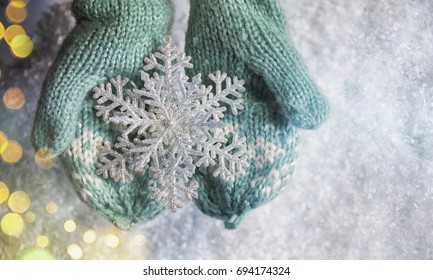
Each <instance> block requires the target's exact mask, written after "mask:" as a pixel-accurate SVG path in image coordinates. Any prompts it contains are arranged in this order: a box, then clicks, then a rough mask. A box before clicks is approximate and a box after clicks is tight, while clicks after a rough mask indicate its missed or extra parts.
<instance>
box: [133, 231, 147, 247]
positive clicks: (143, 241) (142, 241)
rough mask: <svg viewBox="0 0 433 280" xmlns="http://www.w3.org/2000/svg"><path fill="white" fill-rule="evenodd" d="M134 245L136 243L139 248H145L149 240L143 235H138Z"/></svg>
mask: <svg viewBox="0 0 433 280" xmlns="http://www.w3.org/2000/svg"><path fill="white" fill-rule="evenodd" d="M134 243H135V245H137V246H139V247H143V246H144V245H146V243H147V238H146V236H144V235H143V234H137V235H136V236H135V237H134Z"/></svg>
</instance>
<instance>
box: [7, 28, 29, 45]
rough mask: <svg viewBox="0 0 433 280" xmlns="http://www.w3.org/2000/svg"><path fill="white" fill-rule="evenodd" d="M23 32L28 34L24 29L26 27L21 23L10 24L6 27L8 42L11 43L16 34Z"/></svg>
mask: <svg viewBox="0 0 433 280" xmlns="http://www.w3.org/2000/svg"><path fill="white" fill-rule="evenodd" d="M22 34H26V31H25V30H24V28H22V26H21V25H16V24H13V25H10V26H9V27H8V28H6V31H5V35H4V37H5V40H6V43H8V44H9V45H10V44H11V42H12V40H13V39H14V38H15V37H16V36H18V35H22Z"/></svg>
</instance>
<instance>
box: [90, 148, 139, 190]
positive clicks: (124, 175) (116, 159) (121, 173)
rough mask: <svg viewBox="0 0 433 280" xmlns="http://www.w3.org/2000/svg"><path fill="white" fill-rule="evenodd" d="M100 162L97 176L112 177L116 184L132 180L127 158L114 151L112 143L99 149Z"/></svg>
mask: <svg viewBox="0 0 433 280" xmlns="http://www.w3.org/2000/svg"><path fill="white" fill-rule="evenodd" d="M98 157H99V162H98V163H97V164H96V168H97V170H96V174H98V175H102V176H103V177H104V178H108V176H110V177H111V178H113V179H114V181H116V182H122V183H124V182H127V181H130V180H132V174H131V173H130V172H129V171H128V170H127V168H126V164H127V157H125V155H122V154H120V153H118V152H116V151H115V150H113V149H112V147H111V143H110V142H108V141H106V142H105V143H104V144H103V145H101V146H100V147H99V154H98Z"/></svg>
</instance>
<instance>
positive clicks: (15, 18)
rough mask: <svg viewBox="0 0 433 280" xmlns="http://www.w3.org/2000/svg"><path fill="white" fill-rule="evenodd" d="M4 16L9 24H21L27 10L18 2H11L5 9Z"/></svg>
mask: <svg viewBox="0 0 433 280" xmlns="http://www.w3.org/2000/svg"><path fill="white" fill-rule="evenodd" d="M5 15H6V18H7V19H8V20H9V21H10V22H12V23H21V22H23V21H24V20H25V19H26V17H27V9H26V7H25V5H24V6H22V5H21V3H20V2H19V1H16V2H15V1H13V2H11V3H9V5H8V6H7V7H6V11H5Z"/></svg>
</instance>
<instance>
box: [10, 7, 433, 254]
mask: <svg viewBox="0 0 433 280" xmlns="http://www.w3.org/2000/svg"><path fill="white" fill-rule="evenodd" d="M57 2H59V1H57ZM174 3H175V6H176V21H175V28H174V30H173V37H174V41H175V43H176V44H177V45H178V46H179V47H180V48H181V49H182V48H183V46H184V37H185V30H186V28H187V15H188V8H189V7H188V2H187V0H176V1H174ZM282 4H283V6H284V8H285V11H286V14H287V18H288V22H289V30H290V33H291V35H292V38H293V41H294V44H295V45H296V47H297V49H298V50H299V52H300V53H301V54H302V56H303V57H304V59H305V61H306V64H307V65H308V67H309V69H310V72H311V75H312V76H313V77H314V79H315V80H316V81H317V83H318V84H319V86H320V88H321V89H322V90H323V93H324V94H325V95H326V96H327V97H328V99H329V101H330V104H331V107H332V114H331V116H330V118H329V120H328V121H327V122H326V123H325V124H324V125H323V126H322V127H321V128H320V129H318V130H316V131H311V132H310V131H302V132H301V149H300V159H299V162H298V166H297V170H296V172H295V176H294V179H293V181H292V184H291V186H289V187H288V188H287V189H286V190H285V191H284V192H283V193H282V194H281V195H280V196H278V197H277V198H276V199H275V200H273V201H272V202H270V203H268V204H267V205H265V206H263V207H261V208H258V209H256V210H254V211H252V212H250V214H249V215H247V217H246V218H245V220H244V222H243V223H242V224H241V225H240V227H239V228H238V229H237V230H235V231H227V230H225V229H224V228H223V225H222V222H220V221H217V220H214V219H211V218H209V217H207V216H205V215H203V214H202V213H201V212H200V211H199V210H198V209H197V208H196V207H195V205H194V204H193V203H189V204H188V205H187V206H186V207H185V208H184V209H183V210H180V211H178V213H176V214H174V215H173V214H172V213H171V212H170V211H166V212H165V213H164V214H162V215H161V216H159V217H158V218H156V219H155V220H153V221H151V222H149V223H147V224H144V225H141V226H139V227H138V228H137V230H138V231H141V232H143V233H145V234H146V236H147V237H148V238H149V244H150V250H151V252H152V256H153V258H155V259H432V258H433V234H432V230H433V207H432V206H433V164H432V157H433V128H432V122H433V16H432V15H433V2H432V1H430V0H407V1H405V0H354V1H347V0H321V1H315V0H302V1H297V0H282ZM12 125H13V124H12ZM64 180H65V182H63V184H64V185H65V187H64V188H68V193H72V192H71V191H69V189H72V187H71V185H70V183H69V182H66V180H67V179H64ZM56 188H57V187H56ZM62 189H63V187H62V188H61V189H60V190H59V191H62ZM63 191H65V190H63ZM76 201H78V198H76ZM71 203H75V205H78V206H77V207H79V206H81V205H82V204H80V202H71ZM83 219H84V218H83ZM94 223H103V221H102V218H99V220H96V221H95V222H94Z"/></svg>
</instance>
